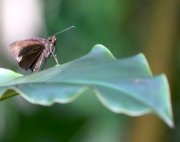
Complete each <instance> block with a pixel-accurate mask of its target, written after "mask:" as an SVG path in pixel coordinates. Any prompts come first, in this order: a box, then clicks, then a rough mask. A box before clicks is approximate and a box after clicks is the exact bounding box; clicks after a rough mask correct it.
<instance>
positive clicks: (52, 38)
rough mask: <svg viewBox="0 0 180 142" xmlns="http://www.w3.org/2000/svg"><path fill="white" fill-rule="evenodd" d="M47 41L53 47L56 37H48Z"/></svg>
mask: <svg viewBox="0 0 180 142" xmlns="http://www.w3.org/2000/svg"><path fill="white" fill-rule="evenodd" d="M48 41H49V42H50V43H52V44H53V45H54V46H55V45H56V37H55V36H51V37H48Z"/></svg>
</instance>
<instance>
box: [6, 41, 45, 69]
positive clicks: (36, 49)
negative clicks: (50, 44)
mask: <svg viewBox="0 0 180 142" xmlns="http://www.w3.org/2000/svg"><path fill="white" fill-rule="evenodd" d="M44 41H45V39H40V38H33V39H28V40H21V41H16V42H14V43H12V44H11V45H10V48H9V51H10V53H11V54H12V56H13V57H14V58H15V59H16V60H17V61H18V63H19V66H20V67H22V68H23V69H25V70H28V69H29V68H30V67H31V66H32V64H34V62H35V61H36V60H37V59H38V58H39V57H40V55H41V54H42V52H43V50H44V48H45V45H44Z"/></svg>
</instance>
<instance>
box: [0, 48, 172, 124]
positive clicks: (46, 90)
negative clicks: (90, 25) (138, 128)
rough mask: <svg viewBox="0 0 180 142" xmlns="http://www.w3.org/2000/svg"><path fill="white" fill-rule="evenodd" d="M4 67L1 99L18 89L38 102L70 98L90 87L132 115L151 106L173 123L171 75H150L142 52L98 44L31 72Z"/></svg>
mask: <svg viewBox="0 0 180 142" xmlns="http://www.w3.org/2000/svg"><path fill="white" fill-rule="evenodd" d="M1 70H3V69H1ZM1 70H0V79H1V81H0V99H1V100H3V99H5V98H7V97H11V96H14V95H18V94H19V95H21V96H23V97H24V98H25V99H26V100H28V101H29V102H31V103H34V104H40V105H51V104H53V103H55V102H58V103H68V102H71V101H73V100H74V99H76V98H77V97H78V96H80V95H81V94H83V92H84V91H86V90H87V89H92V90H93V91H94V94H95V95H96V96H97V98H98V99H99V100H100V101H101V103H102V104H104V105H105V106H106V107H107V108H109V109H110V110H111V111H113V112H116V113H125V114H128V115H131V116H138V115H142V114H145V113H148V112H153V113H155V114H157V115H158V116H159V117H161V118H162V119H163V120H164V121H165V122H166V123H167V124H168V125H169V126H173V121H172V110H171V103H170V93H169V86H168V82H167V79H166V77H165V75H159V76H155V77H153V76H152V74H151V71H150V69H149V66H148V64H147V61H146V59H145V57H144V56H143V54H139V55H136V56H133V57H131V58H126V59H116V58H114V56H113V55H112V54H111V52H110V51H109V50H108V49H106V48H105V47H104V46H102V45H96V46H95V47H94V48H93V49H92V50H91V51H90V52H89V53H88V54H87V55H85V56H83V57H81V58H79V59H76V60H74V61H72V62H69V63H66V64H63V65H59V66H54V67H52V68H49V69H47V70H44V71H40V72H37V73H33V74H31V75H27V76H21V75H20V74H17V73H14V72H12V71H10V70H4V72H3V73H2V72H1ZM2 76H3V77H2ZM87 101H88V100H87Z"/></svg>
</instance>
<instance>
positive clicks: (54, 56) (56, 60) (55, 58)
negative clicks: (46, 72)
mask: <svg viewBox="0 0 180 142" xmlns="http://www.w3.org/2000/svg"><path fill="white" fill-rule="evenodd" d="M51 54H52V56H53V58H54V60H55V62H56V64H57V65H59V62H58V59H57V57H56V55H55V54H54V53H53V52H52V53H51Z"/></svg>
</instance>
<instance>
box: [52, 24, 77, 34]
mask: <svg viewBox="0 0 180 142" xmlns="http://www.w3.org/2000/svg"><path fill="white" fill-rule="evenodd" d="M74 28H76V27H75V26H71V27H69V28H66V29H64V30H62V31H59V32H57V33H55V34H54V36H55V35H57V34H61V33H64V32H66V31H68V30H71V29H74Z"/></svg>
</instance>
